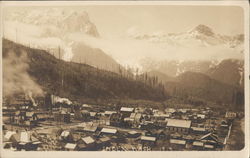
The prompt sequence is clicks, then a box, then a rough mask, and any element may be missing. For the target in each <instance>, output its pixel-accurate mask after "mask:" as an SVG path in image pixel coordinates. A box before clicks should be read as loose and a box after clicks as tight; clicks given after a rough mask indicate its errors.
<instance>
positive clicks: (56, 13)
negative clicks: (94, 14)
mask: <svg viewBox="0 0 250 158" xmlns="http://www.w3.org/2000/svg"><path fill="white" fill-rule="evenodd" d="M5 20H6V21H18V22H21V23H24V24H32V25H36V26H42V27H44V28H45V30H44V36H52V35H55V34H56V33H64V34H65V33H72V32H82V33H86V34H88V35H91V36H94V37H98V36H99V33H98V31H97V28H96V26H95V25H94V24H93V23H92V22H91V21H90V19H89V16H88V13H87V12H85V11H83V10H70V9H58V8H48V9H44V8H43V9H31V10H18V11H15V12H12V13H9V14H8V15H7V16H5ZM58 29H59V30H58ZM58 35H59V34H58Z"/></svg>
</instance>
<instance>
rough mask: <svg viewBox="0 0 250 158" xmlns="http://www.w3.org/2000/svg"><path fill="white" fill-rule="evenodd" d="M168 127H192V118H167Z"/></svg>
mask: <svg viewBox="0 0 250 158" xmlns="http://www.w3.org/2000/svg"><path fill="white" fill-rule="evenodd" d="M166 120H167V127H181V128H190V127H191V121H190V120H178V119H166Z"/></svg>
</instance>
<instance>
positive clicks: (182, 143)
mask: <svg viewBox="0 0 250 158" xmlns="http://www.w3.org/2000/svg"><path fill="white" fill-rule="evenodd" d="M170 143H171V144H180V145H185V144H186V141H185V140H178V139H170Z"/></svg>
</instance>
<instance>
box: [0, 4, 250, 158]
mask: <svg viewBox="0 0 250 158" xmlns="http://www.w3.org/2000/svg"><path fill="white" fill-rule="evenodd" d="M51 5H54V6H84V5H198V6H199V5H203V6H204V5H205V6H206V5H212V6H239V7H242V8H243V9H244V23H245V25H244V26H245V27H244V29H245V51H244V52H245V62H244V63H245V118H246V119H245V147H244V149H242V150H240V151H150V152H146V151H144V152H141V151H137V152H133V151H126V152H122V151H119V152H107V151H95V152H90V151H87V152H74V151H71V152H67V151H58V152H56V151H53V152H52V151H51V152H50V151H46V152H39V151H34V152H31V151H29V152H25V151H20V152H14V151H6V150H2V148H1V155H0V157H2V158H28V157H31V158H34V157H38V158H56V157H58V158H59V157H60V158H68V157H71V158H74V157H87V158H90V157H95V158H98V157H102V158H128V157H136V158H137V157H143V158H151V157H156V158H161V157H168V158H180V157H181V158H196V157H197V158H219V157H226V158H238V157H239V158H246V157H249V121H250V117H249V98H250V96H249V2H248V1H4V2H3V1H2V2H0V7H1V13H0V14H1V18H0V19H1V26H2V9H3V8H4V7H5V6H51ZM0 28H1V33H2V27H0ZM1 35H2V34H1ZM1 39H2V38H1ZM0 45H1V47H2V42H1V44H0ZM1 51H2V49H1ZM0 64H1V65H2V58H0ZM0 72H1V75H2V69H1V70H0ZM0 81H1V82H0V86H1V87H2V77H1V79H0ZM1 90H2V88H1ZM0 95H2V93H0ZM1 98H2V96H1ZM1 103H2V99H1ZM1 105H2V104H1ZM0 114H2V110H0ZM1 116H2V115H1ZM0 118H1V124H2V117H0ZM1 128H2V126H1ZM0 134H2V129H0ZM0 139H2V136H1V138H0ZM1 144H2V140H1ZM0 146H1V145H0Z"/></svg>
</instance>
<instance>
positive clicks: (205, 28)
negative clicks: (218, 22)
mask: <svg viewBox="0 0 250 158" xmlns="http://www.w3.org/2000/svg"><path fill="white" fill-rule="evenodd" d="M191 32H198V33H200V34H204V35H207V36H212V35H214V32H213V30H212V29H211V28H210V27H208V26H206V25H202V24H200V25H198V26H196V27H195V28H194V29H193V30H192V31H191Z"/></svg>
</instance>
